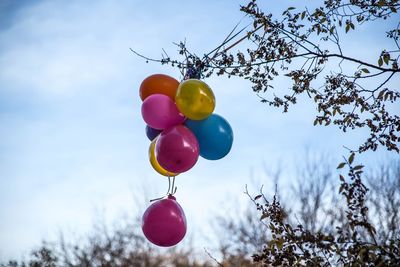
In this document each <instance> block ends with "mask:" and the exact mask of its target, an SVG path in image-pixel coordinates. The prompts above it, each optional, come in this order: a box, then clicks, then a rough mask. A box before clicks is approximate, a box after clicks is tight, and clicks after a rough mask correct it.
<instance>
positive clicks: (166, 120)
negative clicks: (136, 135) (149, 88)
mask: <svg viewBox="0 0 400 267" xmlns="http://www.w3.org/2000/svg"><path fill="white" fill-rule="evenodd" d="M142 116H143V119H144V121H145V122H146V123H147V124H148V125H149V126H150V127H152V128H154V129H158V130H163V129H166V128H168V127H171V126H175V125H178V124H181V123H183V122H184V121H185V116H183V115H182V114H181V113H180V112H179V110H178V108H177V107H176V105H175V103H174V101H172V100H171V98H170V97H168V96H166V95H161V94H154V95H150V96H149V97H147V98H146V99H145V100H144V101H143V104H142Z"/></svg>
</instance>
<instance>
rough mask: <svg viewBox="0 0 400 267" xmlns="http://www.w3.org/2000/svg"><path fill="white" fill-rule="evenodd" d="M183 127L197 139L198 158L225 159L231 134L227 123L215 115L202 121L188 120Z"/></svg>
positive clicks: (230, 145) (231, 141)
mask: <svg viewBox="0 0 400 267" xmlns="http://www.w3.org/2000/svg"><path fill="white" fill-rule="evenodd" d="M185 125H186V126H187V127H188V128H189V129H190V130H191V131H192V132H193V133H194V135H195V136H196V137H197V141H198V142H199V147H200V156H202V157H203V158H205V159H209V160H217V159H221V158H223V157H225V156H226V155H227V154H228V153H229V151H230V150H231V148H232V143H233V132H232V128H231V126H230V125H229V123H228V122H227V121H226V120H225V119H224V118H223V117H221V116H219V115H217V114H211V115H210V116H209V117H208V118H207V119H204V120H189V119H187V120H186V122H185Z"/></svg>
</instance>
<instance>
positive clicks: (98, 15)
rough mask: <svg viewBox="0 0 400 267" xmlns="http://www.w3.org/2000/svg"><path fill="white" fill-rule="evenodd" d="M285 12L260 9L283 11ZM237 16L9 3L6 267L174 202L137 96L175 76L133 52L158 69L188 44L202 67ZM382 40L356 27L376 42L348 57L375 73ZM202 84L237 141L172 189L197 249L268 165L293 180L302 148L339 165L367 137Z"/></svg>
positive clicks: (1, 12) (195, 6)
mask: <svg viewBox="0 0 400 267" xmlns="http://www.w3.org/2000/svg"><path fill="white" fill-rule="evenodd" d="M288 2H290V1H280V2H279V5H277V4H276V3H277V2H274V4H275V6H269V5H268V4H267V3H265V4H264V7H265V8H267V9H268V10H271V11H280V10H283V9H284V7H285V6H286V5H287V3H288ZM240 3H243V1H211V0H207V1H178V0H173V1H127V0H126V1H111V0H110V1H106V0H100V1H46V0H43V1H41V0H36V1H10V0H8V1H7V0H6V1H2V2H1V4H0V218H1V220H0V259H1V258H7V257H11V256H12V257H19V256H21V255H22V254H23V253H26V252H27V251H29V249H30V248H32V247H33V246H34V245H36V244H39V243H40V240H42V239H43V238H45V239H54V238H56V237H57V234H58V231H59V230H60V229H62V230H65V231H71V232H74V233H78V234H82V233H85V232H87V231H88V230H89V229H90V226H91V225H92V221H93V219H94V218H95V217H96V216H97V215H96V214H98V212H99V210H100V211H101V212H102V213H104V216H105V217H106V219H107V220H108V221H109V222H112V221H115V220H118V218H119V217H120V216H121V215H122V214H124V213H132V214H135V213H137V212H139V213H142V212H143V209H142V204H140V203H139V202H140V201H139V200H141V199H143V195H144V194H147V195H150V196H149V197H150V198H152V197H158V196H160V195H162V194H163V193H164V191H166V187H167V184H166V180H165V178H164V177H161V176H159V175H158V174H157V173H155V172H154V171H153V170H152V168H151V166H150V164H149V163H148V158H147V150H148V145H149V143H148V140H147V138H146V136H145V133H144V122H143V121H142V118H141V115H140V105H141V101H140V98H139V94H138V88H139V85H140V83H141V81H142V80H143V79H144V78H145V77H147V76H148V75H151V74H154V73H165V74H168V75H171V76H174V77H176V78H177V79H180V78H181V77H180V73H179V71H178V70H176V69H171V68H169V67H165V66H160V65H158V64H155V63H154V64H146V63H145V62H144V61H143V60H142V59H140V58H138V57H136V56H134V55H133V54H132V53H131V52H130V51H129V48H130V47H131V48H133V49H135V50H137V51H139V52H141V53H142V54H145V55H148V56H151V57H159V56H160V54H161V49H162V48H164V49H165V50H167V51H168V52H169V53H170V54H171V55H173V54H174V53H175V52H176V47H175V46H174V45H173V44H172V42H178V41H180V40H184V39H185V38H186V39H187V42H188V46H189V47H190V48H192V49H193V51H195V52H197V53H198V54H203V53H205V52H207V51H209V50H211V49H212V48H214V47H215V46H216V45H218V44H219V42H220V41H221V40H222V39H223V38H224V37H225V36H226V34H227V33H229V31H230V30H231V29H232V27H233V26H234V25H235V24H236V23H237V22H238V21H239V20H240V19H242V17H243V14H242V13H240V12H239V4H240ZM380 30H381V28H371V27H370V28H368V27H367V28H362V29H361V33H362V32H367V31H368V32H369V33H370V34H369V35H368V36H366V37H364V38H365V39H360V38H354V37H353V38H349V39H347V41H346V47H347V49H348V52H349V53H351V54H358V55H363V56H364V57H366V58H367V60H371V61H373V60H375V59H376V55H374V54H372V55H369V51H377V50H376V47H380V46H381V44H379V42H378V41H377V40H378V38H383V36H382V33H381V32H380ZM366 43H368V46H366V45H365V44H366ZM365 55H366V56H365ZM206 82H207V83H208V84H209V85H210V86H211V88H212V89H213V90H214V93H215V95H216V99H217V107H216V110H215V112H216V113H218V114H220V115H222V116H223V117H225V118H226V119H227V120H228V121H229V122H230V124H231V126H232V128H233V130H234V135H235V140H234V145H233V149H232V151H231V153H230V154H229V155H228V156H227V157H226V158H224V159H222V160H220V161H206V160H203V159H201V160H199V162H198V163H197V165H196V166H195V167H194V168H193V169H192V170H190V171H189V172H187V173H184V174H182V175H180V176H178V177H177V185H178V193H177V198H178V201H179V202H180V203H181V204H182V206H183V208H184V210H185V212H186V215H187V219H188V222H189V230H188V231H189V233H190V234H192V235H193V236H195V238H196V233H197V232H201V231H202V230H204V228H202V225H204V224H205V222H207V221H208V220H209V218H210V217H211V215H212V214H215V212H217V209H216V206H218V205H219V203H222V202H223V200H224V198H225V196H227V195H233V196H235V197H237V198H238V200H239V201H242V200H243V201H245V200H246V197H245V196H244V194H242V192H243V189H244V185H245V184H247V183H251V175H250V174H251V173H253V175H255V176H257V175H261V174H262V173H263V168H264V166H268V167H270V168H272V169H273V168H275V167H276V166H277V165H278V164H280V165H281V166H284V167H285V168H288V169H291V168H294V167H295V166H296V165H297V164H299V163H301V157H302V155H303V154H304V149H305V147H311V148H312V149H314V150H315V151H323V152H326V153H328V154H330V155H332V158H333V159H334V160H339V159H340V157H341V155H343V154H345V153H346V151H345V149H343V145H347V146H353V147H354V146H355V145H356V144H358V143H359V141H360V140H361V139H360V138H363V137H364V136H365V135H364V133H363V132H351V133H349V134H347V135H343V134H341V133H340V131H339V130H338V129H336V128H325V127H313V125H312V124H313V114H315V110H314V107H313V106H310V105H307V102H306V103H305V104H299V105H297V106H295V107H293V108H292V110H291V112H290V113H289V114H282V112H281V111H280V110H276V109H273V108H270V107H268V106H266V105H263V104H261V103H260V102H259V99H258V97H257V96H256V95H254V94H253V93H252V91H251V88H250V85H249V84H248V83H246V82H245V81H241V80H239V79H230V80H228V79H226V78H221V77H214V78H210V79H208V80H206ZM285 86H286V87H287V86H288V84H286V83H282V87H285ZM397 111H398V108H397ZM327 140H329V141H327ZM363 157H365V159H366V160H371V159H372V160H376V158H377V157H378V158H380V159H384V158H385V157H387V154H385V153H383V152H382V153H378V154H374V155H365V156H363ZM263 182H264V183H266V184H269V185H270V186H271V185H272V183H271V181H268V179H267V180H266V181H263ZM146 191H147V192H146ZM199 240H200V239H199ZM199 242H202V241H199ZM200 245H201V246H204V245H202V244H200Z"/></svg>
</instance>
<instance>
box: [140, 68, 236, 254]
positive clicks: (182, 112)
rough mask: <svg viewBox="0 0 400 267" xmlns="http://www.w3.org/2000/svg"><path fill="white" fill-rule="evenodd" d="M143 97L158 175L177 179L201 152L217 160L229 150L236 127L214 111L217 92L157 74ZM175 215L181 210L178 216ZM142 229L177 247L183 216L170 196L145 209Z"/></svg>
mask: <svg viewBox="0 0 400 267" xmlns="http://www.w3.org/2000/svg"><path fill="white" fill-rule="evenodd" d="M140 98H141V99H142V101H143V104H142V109H141V112H142V117H143V119H144V121H145V122H146V124H147V125H146V135H147V137H148V138H149V139H150V141H151V143H150V147H149V160H150V164H151V166H152V167H153V168H154V170H155V171H157V172H158V173H159V174H161V175H164V176H167V177H175V176H176V175H178V174H180V173H183V172H186V171H188V170H190V169H191V168H192V167H193V166H194V165H195V164H196V162H197V160H198V158H199V156H201V157H203V158H205V159H208V160H217V159H221V158H223V157H225V156H226V155H227V154H228V153H229V151H230V150H231V147H232V142H233V132H232V128H231V126H230V125H229V123H228V122H227V121H226V120H225V119H224V118H223V117H221V116H220V115H217V114H213V111H214V109H215V96H214V93H213V92H212V90H211V88H210V87H209V86H208V85H207V84H206V83H205V82H203V81H200V80H197V79H187V80H184V81H182V82H181V83H179V82H178V81H177V80H176V79H174V78H173V77H170V76H168V75H164V74H155V75H151V76H149V77H147V78H146V79H144V81H143V82H142V84H141V85H140ZM171 214H178V215H179V216H178V217H180V218H179V220H178V221H176V220H177V218H175V217H174V216H173V215H171ZM171 224H172V225H173V224H175V225H179V227H178V226H177V227H172V226H171ZM142 229H143V232H144V234H145V236H146V237H147V238H148V239H149V240H150V241H151V242H152V243H154V244H156V245H159V246H172V245H175V244H177V243H178V242H179V241H180V240H181V239H182V238H183V237H184V235H185V233H186V219H185V214H184V212H183V210H182V208H181V207H180V206H179V204H178V203H177V202H176V199H175V198H174V197H173V196H172V195H169V196H168V198H167V199H162V200H160V201H158V202H156V203H153V204H152V205H151V206H150V207H149V208H148V209H147V210H146V212H145V214H144V216H143V220H142ZM183 229H184V231H183ZM166 233H169V234H166ZM173 233H174V234H173ZM154 236H156V237H157V238H158V239H157V238H155V237H154ZM171 236H173V237H171ZM160 239H161V240H160Z"/></svg>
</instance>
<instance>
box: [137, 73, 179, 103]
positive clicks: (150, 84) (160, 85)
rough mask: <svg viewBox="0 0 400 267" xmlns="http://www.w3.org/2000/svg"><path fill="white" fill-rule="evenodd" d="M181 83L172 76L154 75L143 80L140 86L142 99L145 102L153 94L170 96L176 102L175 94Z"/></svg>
mask: <svg viewBox="0 0 400 267" xmlns="http://www.w3.org/2000/svg"><path fill="white" fill-rule="evenodd" d="M178 86H179V82H178V81H177V80H176V79H174V78H173V77H171V76H168V75H165V74H154V75H151V76H149V77H147V78H146V79H144V80H143V82H142V84H141V85H140V91H139V92H140V98H141V99H142V101H144V100H145V99H146V98H147V97H148V96H150V95H153V94H162V95H167V96H169V97H170V98H171V99H172V101H174V102H175V94H176V90H177V89H178Z"/></svg>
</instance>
